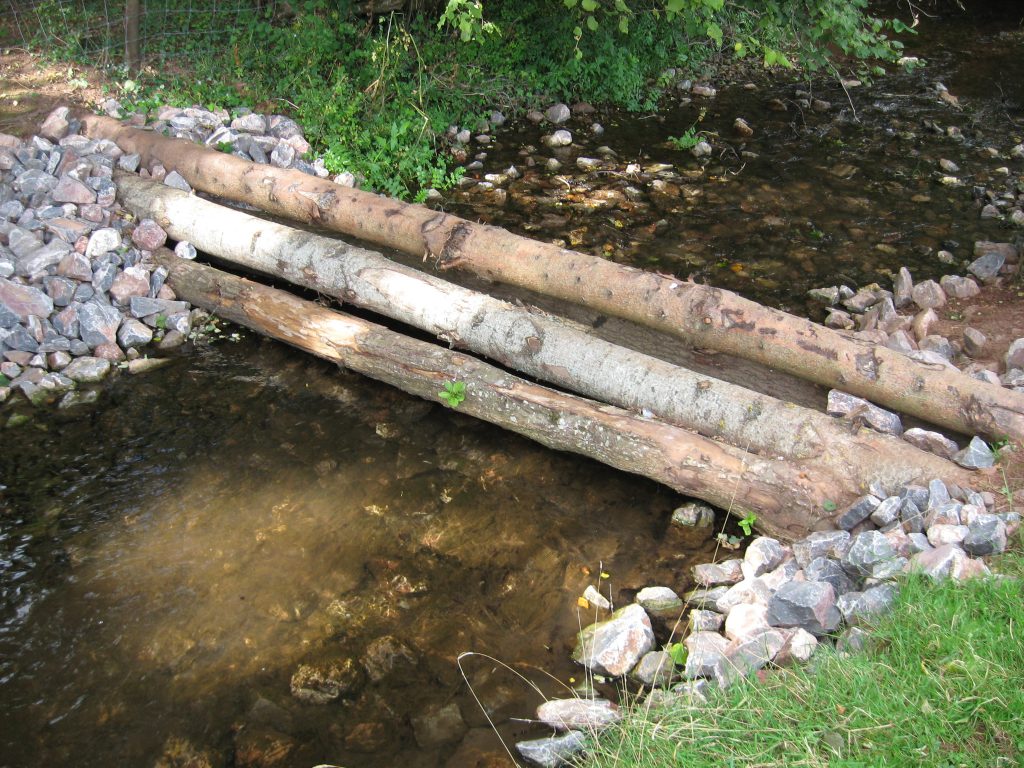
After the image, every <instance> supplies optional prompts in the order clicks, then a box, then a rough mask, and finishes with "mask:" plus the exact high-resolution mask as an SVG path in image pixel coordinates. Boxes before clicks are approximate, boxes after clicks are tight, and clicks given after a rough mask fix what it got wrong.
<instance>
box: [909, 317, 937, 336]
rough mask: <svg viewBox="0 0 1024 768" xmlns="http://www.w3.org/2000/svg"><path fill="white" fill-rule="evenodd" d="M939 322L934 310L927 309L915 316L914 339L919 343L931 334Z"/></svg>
mask: <svg viewBox="0 0 1024 768" xmlns="http://www.w3.org/2000/svg"><path fill="white" fill-rule="evenodd" d="M937 322H939V316H938V315H937V314H935V310H934V309H925V310H923V311H921V312H918V313H917V315H915V316H914V323H913V330H914V338H916V339H918V340H919V341H920V340H921V339H923V338H925V337H926V336H928V335H929V334H930V333H931V329H932V326H933V325H935V323H937Z"/></svg>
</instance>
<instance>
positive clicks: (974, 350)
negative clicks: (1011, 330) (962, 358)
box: [964, 326, 988, 357]
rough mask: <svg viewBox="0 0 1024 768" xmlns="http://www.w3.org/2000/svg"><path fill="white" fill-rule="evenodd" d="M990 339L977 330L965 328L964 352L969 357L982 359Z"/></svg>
mask: <svg viewBox="0 0 1024 768" xmlns="http://www.w3.org/2000/svg"><path fill="white" fill-rule="evenodd" d="M986 344H988V338H986V336H985V334H984V333H982V332H981V331H979V330H978V329H977V328H971V327H970V326H968V327H967V328H964V352H965V353H966V354H967V355H968V357H981V356H982V355H983V354H984V352H985V345H986Z"/></svg>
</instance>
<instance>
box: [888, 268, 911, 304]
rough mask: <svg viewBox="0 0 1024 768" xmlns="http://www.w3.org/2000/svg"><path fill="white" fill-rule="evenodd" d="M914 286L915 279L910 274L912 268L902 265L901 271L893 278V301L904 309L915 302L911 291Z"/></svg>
mask: <svg viewBox="0 0 1024 768" xmlns="http://www.w3.org/2000/svg"><path fill="white" fill-rule="evenodd" d="M913 288H914V280H913V278H912V277H911V276H910V270H909V269H907V268H906V267H900V271H899V272H898V273H897V275H896V277H895V278H893V286H892V301H893V305H894V306H895V307H896V308H897V309H902V308H903V307H906V306H908V305H909V304H911V303H912V302H913V300H914V299H913V296H912V295H911V291H912V290H913Z"/></svg>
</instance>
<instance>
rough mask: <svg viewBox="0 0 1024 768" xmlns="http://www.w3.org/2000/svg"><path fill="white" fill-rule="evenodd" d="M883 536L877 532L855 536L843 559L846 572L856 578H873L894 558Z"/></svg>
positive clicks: (889, 544) (891, 547)
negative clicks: (856, 576) (854, 575)
mask: <svg viewBox="0 0 1024 768" xmlns="http://www.w3.org/2000/svg"><path fill="white" fill-rule="evenodd" d="M896 557H897V555H896V550H894V549H893V546H892V544H891V543H889V540H888V539H887V538H886V537H885V534H883V533H880V532H878V531H864V532H863V533H859V534H857V536H856V537H854V539H853V543H852V544H851V545H850V549H849V551H848V552H847V553H846V556H845V557H844V558H843V560H842V562H843V566H844V567H845V568H846V569H847V571H848V572H850V573H853V574H856V575H858V576H873V575H875V572H876V571H877V570H878V569H879V568H880V567H881V566H883V565H884V563H885V562H887V561H889V560H893V559H894V558H896Z"/></svg>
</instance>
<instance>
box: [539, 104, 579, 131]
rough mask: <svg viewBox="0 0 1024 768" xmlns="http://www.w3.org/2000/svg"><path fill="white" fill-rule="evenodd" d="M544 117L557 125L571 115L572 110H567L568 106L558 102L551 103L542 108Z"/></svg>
mask: <svg viewBox="0 0 1024 768" xmlns="http://www.w3.org/2000/svg"><path fill="white" fill-rule="evenodd" d="M544 117H546V118H547V119H548V120H549V121H550V122H552V123H554V124H555V125H559V124H561V123H564V122H566V121H567V120H568V119H569V118H570V117H572V112H571V111H570V110H569V107H567V106H566V105H565V104H562V103H561V102H559V103H558V104H552V105H551V106H550V107H548V108H547V109H546V110H544Z"/></svg>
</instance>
